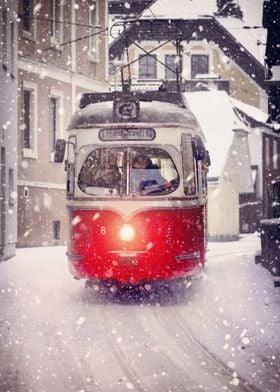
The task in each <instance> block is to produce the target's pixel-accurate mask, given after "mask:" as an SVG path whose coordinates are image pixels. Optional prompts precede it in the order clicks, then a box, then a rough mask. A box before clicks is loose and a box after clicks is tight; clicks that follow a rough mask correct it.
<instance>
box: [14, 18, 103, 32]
mask: <svg viewBox="0 0 280 392" xmlns="http://www.w3.org/2000/svg"><path fill="white" fill-rule="evenodd" d="M18 17H19V18H20V19H21V20H23V19H33V20H41V21H46V22H55V23H61V24H64V25H73V26H80V27H86V28H98V29H101V27H99V26H93V25H86V24H82V23H73V22H66V21H63V20H59V19H53V18H43V17H40V16H23V15H21V14H18Z"/></svg>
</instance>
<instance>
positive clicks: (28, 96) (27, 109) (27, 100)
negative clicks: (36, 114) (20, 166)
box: [23, 90, 33, 148]
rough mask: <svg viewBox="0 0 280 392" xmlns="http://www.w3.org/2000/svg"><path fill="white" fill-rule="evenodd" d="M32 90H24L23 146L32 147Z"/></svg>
mask: <svg viewBox="0 0 280 392" xmlns="http://www.w3.org/2000/svg"><path fill="white" fill-rule="evenodd" d="M32 106H33V105H32V92H31V90H23V123H24V130H23V147H24V148H31V145H32V143H31V123H32Z"/></svg>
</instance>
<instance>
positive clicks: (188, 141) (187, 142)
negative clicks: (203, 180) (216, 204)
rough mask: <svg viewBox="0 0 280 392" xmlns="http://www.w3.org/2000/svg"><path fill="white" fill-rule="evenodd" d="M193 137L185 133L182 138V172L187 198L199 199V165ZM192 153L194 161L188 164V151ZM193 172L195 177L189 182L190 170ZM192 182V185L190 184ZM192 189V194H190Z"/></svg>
mask: <svg viewBox="0 0 280 392" xmlns="http://www.w3.org/2000/svg"><path fill="white" fill-rule="evenodd" d="M192 140H193V138H192V135H191V134H187V133H183V134H182V136H181V153H182V170H183V190H184V194H185V196H187V197H197V196H198V195H199V176H198V164H197V161H196V159H195V157H194V153H193V146H192ZM187 150H189V152H191V157H192V161H190V162H187V160H186V158H185V157H187V159H188V156H189V154H188V151H187ZM187 163H190V164H191V165H192V167H190V168H189V167H187V166H190V165H187ZM189 169H191V170H192V172H193V177H192V178H191V179H190V180H188V178H189V175H188V173H189V172H190V170H189ZM190 181H191V184H189V182H190ZM189 189H190V192H189Z"/></svg>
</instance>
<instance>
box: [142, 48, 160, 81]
mask: <svg viewBox="0 0 280 392" xmlns="http://www.w3.org/2000/svg"><path fill="white" fill-rule="evenodd" d="M151 58H152V59H154V63H153V64H149V60H150V61H151ZM142 59H145V61H146V62H145V64H142V61H143V60H142ZM150 66H153V67H154V69H153V75H152V76H153V77H149V76H147V70H149V67H150ZM141 67H145V70H146V71H145V75H143V76H142V73H143V70H142V69H141ZM157 73H158V69H157V55H156V54H152V55H145V54H140V55H139V56H138V80H139V81H145V80H149V81H151V80H157ZM144 76H145V77H144Z"/></svg>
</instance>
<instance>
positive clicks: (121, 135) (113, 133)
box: [99, 128, 156, 141]
mask: <svg viewBox="0 0 280 392" xmlns="http://www.w3.org/2000/svg"><path fill="white" fill-rule="evenodd" d="M155 137H156V132H155V130H154V129H152V128H110V129H109V128H107V129H101V130H100V131H99V139H100V140H102V141H113V140H153V139H154V138H155Z"/></svg>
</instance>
